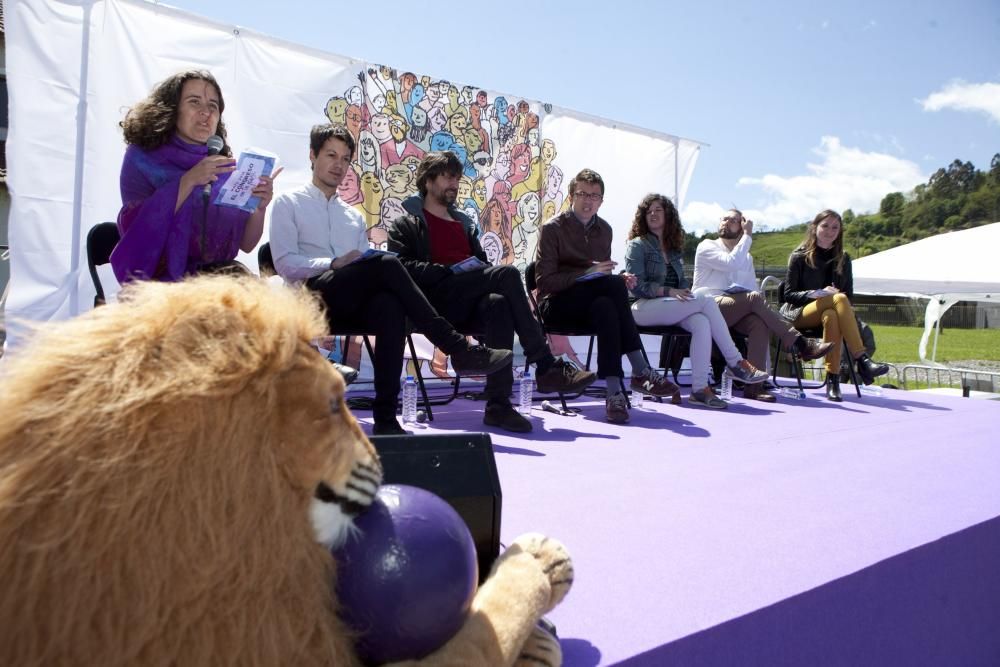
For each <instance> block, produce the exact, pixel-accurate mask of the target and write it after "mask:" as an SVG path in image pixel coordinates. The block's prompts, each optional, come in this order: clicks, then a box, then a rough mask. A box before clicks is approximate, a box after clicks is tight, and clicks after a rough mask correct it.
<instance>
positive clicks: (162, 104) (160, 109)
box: [118, 69, 233, 156]
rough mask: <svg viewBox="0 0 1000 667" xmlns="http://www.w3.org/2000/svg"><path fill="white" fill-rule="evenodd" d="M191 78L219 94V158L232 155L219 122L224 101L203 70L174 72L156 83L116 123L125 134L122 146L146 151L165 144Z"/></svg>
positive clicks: (172, 131)
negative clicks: (144, 96)
mask: <svg viewBox="0 0 1000 667" xmlns="http://www.w3.org/2000/svg"><path fill="white" fill-rule="evenodd" d="M192 79H200V80H202V81H207V82H208V83H210V84H212V86H213V87H214V88H215V92H216V93H218V94H219V127H218V128H217V129H216V130H215V133H216V134H218V135H219V136H220V137H222V141H223V144H224V146H223V148H222V151H221V155H228V156H232V154H233V151H232V149H231V148H230V147H229V140H228V139H227V138H226V124H225V123H223V122H222V112H223V111H225V109H226V101H225V100H224V99H222V88H220V87H219V82H218V81H216V80H215V77H214V76H212V73H211V72H208V71H206V70H194V69H193V70H187V71H186V72H178V73H177V74H174V75H173V76H171V77H168V78H166V79H164V80H163V81H161V82H160V83H158V84H156V86H155V87H154V88H153V90H152V92H150V93H149V96H147V97H146V99H144V100H142V101H140V102H137V103H136V104H135V106H133V107H132V108H131V109H129V110H128V112H126V114H125V118H124V119H122V121H121V122H120V123H118V124H119V125H120V126H121V128H122V131H123V132H124V134H125V143H127V144H135V145H136V146H138V147H140V148H144V149H146V150H152V149H154V148H159V147H160V146H162V145H163V144H165V143H167V141H169V140H170V137H171V136H172V135H173V133H174V131H175V130H176V129H177V109H178V107H179V106H180V103H181V91H182V90H183V88H184V84H185V83H187V82H188V81H191V80H192Z"/></svg>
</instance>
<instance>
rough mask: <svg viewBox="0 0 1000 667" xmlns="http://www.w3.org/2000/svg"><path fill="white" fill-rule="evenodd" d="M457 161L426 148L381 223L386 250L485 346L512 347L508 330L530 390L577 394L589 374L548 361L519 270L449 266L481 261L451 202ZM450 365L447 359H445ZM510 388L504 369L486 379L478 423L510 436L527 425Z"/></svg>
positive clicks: (509, 372)
mask: <svg viewBox="0 0 1000 667" xmlns="http://www.w3.org/2000/svg"><path fill="white" fill-rule="evenodd" d="M462 169H463V165H462V161H461V160H460V159H459V158H458V156H457V155H455V154H454V153H452V152H451V151H444V152H431V153H428V154H427V155H426V156H425V157H424V159H423V160H422V161H421V162H420V166H419V167H417V174H416V176H417V178H416V180H417V189H418V190H419V191H420V194H419V195H414V196H412V197H409V198H407V199H406V200H404V201H403V208H404V209H405V210H406V213H407V215H404V216H402V217H400V218H399V219H397V220H395V221H394V222H393V223H392V224H391V225H390V226H389V250H390V251H392V252H395V253H398V255H399V261H400V262H402V264H403V266H405V267H406V269H407V270H408V271H409V272H410V275H411V276H412V277H413V280H414V281H415V282H416V283H417V285H419V286H420V288H421V289H422V290H423V291H424V293H425V294H426V295H427V297H428V298H429V299H430V301H431V303H432V304H433V305H434V307H435V308H437V309H438V311H439V312H440V313H441V314H442V315H443V316H444V317H446V318H447V319H448V320H449V321H451V322H455V323H456V324H458V325H459V326H460V327H461V326H463V325H467V326H468V327H470V328H475V330H477V331H483V332H485V340H484V341H483V342H484V343H485V344H486V345H489V346H491V347H492V346H494V345H500V344H501V343H503V344H504V345H505V346H506V348H510V347H511V346H512V345H513V344H514V333H515V332H516V333H517V335H518V338H519V339H520V341H521V345H522V347H523V348H524V353H525V356H526V357H527V359H528V363H533V364H536V365H537V373H536V384H537V386H538V390H539V391H541V392H543V393H549V392H557V391H561V392H566V393H572V392H578V391H581V390H583V389H584V388H585V387H587V386H588V385H590V384H591V383H592V382H593V381H594V380H595V376H594V374H593V373H590V372H587V371H581V370H579V369H578V368H576V367H575V366H573V365H572V364H569V363H567V362H565V361H563V360H561V359H556V358H555V357H554V356H553V355H552V352H551V351H550V350H549V346H548V344H547V343H546V342H545V337H544V335H542V330H541V328H540V327H539V326H538V322H537V321H536V320H535V318H534V316H533V315H532V314H531V307H530V306H529V305H528V297H527V295H526V294H525V291H524V286H523V285H522V284H521V274H520V272H519V271H518V270H517V269H516V268H514V267H512V266H487V267H485V268H479V269H475V270H472V271H465V272H462V271H455V270H453V268H452V267H453V266H454V265H455V264H457V263H459V262H462V261H463V260H466V259H468V258H470V257H476V258H478V259H479V260H480V261H482V262H484V263H488V260H487V257H486V253H485V252H484V251H483V247H482V245H481V244H480V242H479V229H478V227H477V226H476V224H475V223H474V222H473V221H472V220H471V219H470V218H469V217H468V216H467V215H465V214H464V213H462V212H461V211H459V210H458V209H457V208H456V206H455V199H456V197H457V196H458V182H459V179H460V177H461V176H462ZM453 362H454V359H453ZM513 385H514V374H513V369H512V368H511V366H509V365H508V366H505V367H504V368H501V369H500V370H499V371H497V372H496V373H492V374H490V375H488V376H487V378H486V399H487V403H486V413H485V415H484V417H483V423H485V424H486V425H488V426H498V427H500V428H502V429H505V430H508V431H513V432H516V433H527V432H529V431H531V428H532V426H531V422H530V421H529V420H528V419H526V418H525V417H524V416H522V415H521V414H519V413H518V412H517V411H516V410H514V407H513V406H512V405H511V402H510V393H511V389H512V388H513Z"/></svg>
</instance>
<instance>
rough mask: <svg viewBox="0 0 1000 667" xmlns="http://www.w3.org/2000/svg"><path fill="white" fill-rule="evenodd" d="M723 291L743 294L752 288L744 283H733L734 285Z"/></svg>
mask: <svg viewBox="0 0 1000 667" xmlns="http://www.w3.org/2000/svg"><path fill="white" fill-rule="evenodd" d="M722 291H723V292H725V293H726V294H743V293H744V292H749V291H750V290H748V289H747V288H746V287H744V286H743V285H738V284H736V283H733V284H732V285H730V286H729V287H727V288H726V289H724V290H722Z"/></svg>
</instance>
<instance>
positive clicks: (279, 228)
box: [271, 124, 513, 435]
mask: <svg viewBox="0 0 1000 667" xmlns="http://www.w3.org/2000/svg"><path fill="white" fill-rule="evenodd" d="M354 148H355V144H354V137H352V136H351V134H350V132H349V131H348V129H347V128H346V127H344V126H343V125H329V124H328V125H316V126H315V127H313V128H312V131H311V132H310V135H309V162H310V164H311V165H312V180H311V182H309V183H307V184H306V185H305V186H303V187H301V188H299V189H298V190H295V191H293V192H288V193H285V194H283V195H281V196H279V197H278V198H277V199H276V200H275V202H274V208H273V209H272V211H271V254H272V256H273V258H274V266H275V269H277V271H278V273H279V274H280V275H281V277H282V278H284V279H285V281H286V282H289V283H305V285H306V287H308V288H309V289H311V290H315V291H316V292H318V293H319V294H320V296H321V297H322V299H323V302H324V303H325V304H326V316H327V319H328V321H329V323H330V326H331V328H332V329H336V328H337V327H338V326H342V327H361V328H363V329H364V330H365V331H369V332H371V333H373V334H375V339H376V343H377V350H376V351H375V358H374V359H372V365H373V367H374V371H375V401H374V405H373V408H372V410H373V416H374V421H375V428H374V434H375V435H398V434H402V433H405V432H406V431H404V430H403V429H402V428H401V427H400V425H399V422H397V421H396V400H397V397H398V396H399V377H400V374H401V373H402V370H403V342H404V340H405V337H406V320H407V318H409V319H410V320H411V321H412V322H413V324H414V326H415V327H416V328H417V329H418V330H419V331H420V332H421V333H422V334H424V335H425V336H427V338H429V339H430V340H431V342H433V343H434V344H435V345H436V346H438V347H440V348H441V349H442V350H444V351H445V352H447V353H449V354H451V355H452V363H453V364H454V365H455V368H456V369H457V370H459V371H460V372H462V373H492V372H494V371H496V370H498V369H500V368H502V367H504V366H506V367H507V368H508V369H509V368H510V365H511V360H512V358H513V355H512V353H511V351H510V346H507V349H504V350H493V349H490V348H488V347H486V346H484V345H475V346H470V345H469V343H468V342H467V341H466V339H465V337H464V336H462V335H461V334H460V333H458V332H457V331H456V330H455V328H454V327H453V326H452V325H451V324H450V323H449V322H448V321H447V320H446V319H445V318H444V317H442V316H441V315H440V314H438V312H437V311H435V310H434V308H433V307H432V306H431V304H430V303H428V301H427V298H426V297H425V296H424V294H423V292H421V291H420V289H419V288H418V287H417V286H416V285H415V284H414V282H413V280H412V279H410V274H409V273H407V272H406V269H404V268H403V266H402V265H401V264H400V263H399V260H397V259H396V258H395V257H394V256H392V255H387V254H376V255H374V256H372V257H365V256H364V253H365V251H366V250H368V235H367V233H366V232H367V230H366V226H365V222H364V219H363V218H362V217H361V214H360V213H358V211H357V210H356V209H355V208H353V207H351V206H349V205H348V204H346V203H344V202H343V201H342V200H341V199H340V197H339V196H338V195H337V188H338V187H339V186H340V184H341V182H342V181H343V179H344V175H345V174H347V172H348V171H350V169H351V159H352V157H353V155H354Z"/></svg>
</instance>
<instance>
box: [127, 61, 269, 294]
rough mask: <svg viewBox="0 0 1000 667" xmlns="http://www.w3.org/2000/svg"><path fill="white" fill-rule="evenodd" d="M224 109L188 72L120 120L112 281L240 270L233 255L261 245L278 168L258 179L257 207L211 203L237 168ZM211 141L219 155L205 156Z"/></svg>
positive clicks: (211, 89)
mask: <svg viewBox="0 0 1000 667" xmlns="http://www.w3.org/2000/svg"><path fill="white" fill-rule="evenodd" d="M224 109H225V102H224V101H223V99H222V90H221V89H220V88H219V84H218V83H217V82H216V80H215V78H214V77H213V76H212V75H211V74H210V73H209V72H205V71H188V72H181V73H179V74H175V75H174V76H172V77H170V78H168V79H166V80H165V81H163V82H161V83H159V84H157V86H156V87H155V88H154V89H153V92H152V93H150V95H149V97H147V98H146V99H144V100H142V101H141V102H139V103H138V104H136V105H135V106H134V107H132V108H131V109H130V110H129V111H128V113H127V114H126V115H125V119H124V120H123V121H122V122H121V127H122V129H123V130H124V134H125V142H126V143H127V144H128V145H129V146H128V148H127V149H126V151H125V159H124V161H123V162H122V171H121V193H122V209H121V211H120V212H119V214H118V230H119V232H121V241H119V242H118V245H117V246H116V247H115V250H114V252H112V253H111V265H112V266H113V267H114V271H115V276H117V278H118V280H119V282H122V283H124V282H126V281H128V280H136V279H152V280H164V281H173V280H179V279H181V278H183V277H184V276H186V275H189V274H192V273H198V272H210V271H219V270H226V269H229V270H232V269H242V270H243V271H246V268H245V267H243V266H242V265H241V264H239V263H238V262H236V261H235V259H236V254H237V253H238V252H239V251H240V250H243V251H244V252H250V251H251V250H253V249H254V248H255V247H256V246H257V242H258V241H260V237H261V234H262V233H263V230H264V210H265V208H266V207H267V205H268V204H269V203H270V202H271V198H272V196H273V193H274V186H273V179H274V177H275V176H277V175H278V173H280V171H281V170H280V169H279V170H277V171H276V172H275V173H274V176H272V177H266V176H265V177H262V178H261V179H260V181H259V182H258V184H257V187H256V188H254V190H253V194H254V195H255V196H258V197H260V204H259V205H258V206H257V209H256V210H255V211H254V212H253V213H247V212H246V211H244V210H242V209H239V208H233V207H228V206H217V205H215V204H213V203H212V202H213V201H214V200H215V198H216V196H217V195H218V191H219V188H221V186H222V181H221V180H220V179H219V176H220V175H223V174H226V173H229V172H231V171H233V170H234V169H235V165H236V163H235V161H234V160H233V157H232V150H231V149H230V148H229V144H228V142H227V141H226V126H225V124H224V123H223V122H222V112H223V110H224ZM212 135H218V136H219V138H221V139H222V144H223V146H222V150H220V151H219V154H218V155H209V151H208V147H207V145H206V144H207V142H208V139H209V137H211V136H212ZM206 186H207V187H206Z"/></svg>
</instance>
